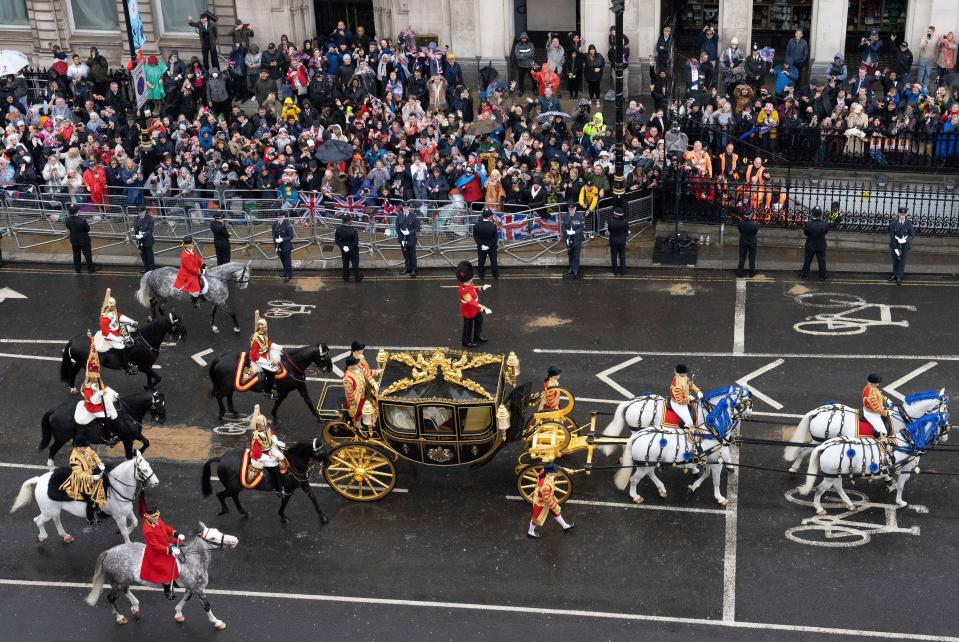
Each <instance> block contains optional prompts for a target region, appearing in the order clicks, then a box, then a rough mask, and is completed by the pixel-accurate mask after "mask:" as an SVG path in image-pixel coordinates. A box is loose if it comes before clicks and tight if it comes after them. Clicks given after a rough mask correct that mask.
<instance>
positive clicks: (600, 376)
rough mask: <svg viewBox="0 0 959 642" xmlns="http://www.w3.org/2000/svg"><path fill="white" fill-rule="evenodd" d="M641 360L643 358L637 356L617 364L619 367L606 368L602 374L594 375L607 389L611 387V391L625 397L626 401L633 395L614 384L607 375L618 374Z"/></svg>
mask: <svg viewBox="0 0 959 642" xmlns="http://www.w3.org/2000/svg"><path fill="white" fill-rule="evenodd" d="M642 360H643V358H642V357H638V356H637V357H633V358H632V359H627V360H626V361H624V362H622V363H621V364H619V365H616V366H613V367H612V368H607V369H606V370H603V371H602V372H600V373H599V374H597V375H596V378H597V379H599V380H600V381H602V382H603V383H605V384H606V385H608V386H609V387H611V388H612V389H613V390H615V391H616V392H618V393H620V394H621V395H623V396H624V397H626V398H627V399H632V398H633V396H634V395H633V393H631V392H630V391H629V390H627V389H626V388H624V387H623V386H621V385H619V384H618V383H616V382H615V381H613V380H612V379H610V378H609V375H611V374H613V373H614V372H619V371H620V370H622V369H623V368H628V367H629V366H631V365H633V364H634V363H638V362H640V361H642Z"/></svg>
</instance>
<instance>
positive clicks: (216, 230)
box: [210, 212, 230, 265]
mask: <svg viewBox="0 0 959 642" xmlns="http://www.w3.org/2000/svg"><path fill="white" fill-rule="evenodd" d="M210 231H211V232H212V233H213V249H215V250H216V264H217V265H223V264H225V263H229V262H230V229H229V228H228V227H227V226H226V223H224V222H223V214H222V213H220V212H216V213H215V214H214V215H213V221H211V222H210Z"/></svg>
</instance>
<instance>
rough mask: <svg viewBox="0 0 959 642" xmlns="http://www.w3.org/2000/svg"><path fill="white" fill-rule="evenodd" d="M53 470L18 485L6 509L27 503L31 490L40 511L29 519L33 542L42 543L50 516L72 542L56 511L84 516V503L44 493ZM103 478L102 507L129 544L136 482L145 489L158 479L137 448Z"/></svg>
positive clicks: (134, 524)
mask: <svg viewBox="0 0 959 642" xmlns="http://www.w3.org/2000/svg"><path fill="white" fill-rule="evenodd" d="M56 473H57V471H56V470H52V471H50V472H48V473H46V474H44V475H40V476H39V477H33V478H31V479H28V480H27V481H25V482H23V485H22V486H21V487H20V494H19V495H17V499H16V501H15V502H14V503H13V507H12V508H11V509H10V512H11V513H12V512H14V511H16V510H18V509H20V508H23V507H24V506H26V505H27V504H28V503H30V494H31V489H32V490H33V497H34V499H36V500H37V505H39V506H40V514H39V515H37V516H36V517H35V518H34V519H33V521H34V522H35V523H36V525H37V528H39V529H40V533H39V534H38V535H37V541H38V542H43V541H44V540H46V539H47V529H46V528H45V527H44V524H46V523H47V522H48V521H50V520H51V519H52V520H53V525H54V526H56V527H57V532H58V533H59V534H60V537H62V538H63V543H64V544H72V543H73V542H74V541H75V540H74V537H73V535H70V534H69V533H67V531H66V530H64V528H63V524H62V523H61V522H60V512H61V511H66V512H68V513H70V514H71V515H76V516H77V517H82V518H84V519H86V515H87V505H86V502H77V501H73V500H67V501H56V500H53V499H50V496H49V495H48V494H47V491H48V486H49V483H50V478H51V477H52V476H53V475H54V474H56ZM105 478H106V479H107V489H106V496H107V503H106V504H105V505H104V507H103V512H105V513H107V514H108V515H109V516H110V517H112V518H113V521H115V522H116V523H117V526H118V527H119V528H120V534H121V535H123V541H125V542H127V543H128V544H129V543H130V532H131V531H132V530H133V529H134V528H136V527H137V523H138V522H137V517H136V514H135V512H134V508H135V507H134V502H135V501H136V498H137V496H138V495H139V494H140V485H141V484H145V485H146V486H147V488H153V487H155V486H156V485H157V484H159V483H160V480H159V479H158V478H157V476H156V474H154V472H153V469H152V468H151V467H150V463H149V462H148V461H147V460H146V459H145V458H144V457H143V455H142V454H140V451H139V450H138V451H136V455H135V456H134V457H133V459H127V460H126V461H124V462H123V463H121V464H118V465H117V466H116V467H115V468H113V469H112V470H110V471H108V472H107V474H106V475H105Z"/></svg>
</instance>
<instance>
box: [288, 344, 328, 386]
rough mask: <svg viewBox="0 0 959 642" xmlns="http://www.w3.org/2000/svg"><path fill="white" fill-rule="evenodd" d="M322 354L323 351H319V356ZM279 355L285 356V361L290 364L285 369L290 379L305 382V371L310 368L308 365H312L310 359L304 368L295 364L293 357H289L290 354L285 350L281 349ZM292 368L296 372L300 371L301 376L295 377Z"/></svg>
mask: <svg viewBox="0 0 959 642" xmlns="http://www.w3.org/2000/svg"><path fill="white" fill-rule="evenodd" d="M314 347H315V346H314ZM323 354H324V353H322V352H321V353H320V356H323ZM280 356H281V357H286V362H287V363H288V364H290V366H291V367H290V368H287V370H286V372H287V375H288V376H289V377H290V378H291V379H293V380H294V381H296V382H297V383H305V382H306V371H307V370H309V369H310V367H311V366H312V365H313V362H312V361H310V364H309V365H308V366H306V368H301V367H300V366H298V365H296V362H294V361H293V358H292V357H290V354H289V353H288V352H287V351H286V350H282V351H281V352H280ZM293 370H295V371H296V372H298V373H300V374H301V375H303V378H302V379H300V378H297V377H296V376H294V375H293V374H292V371H293Z"/></svg>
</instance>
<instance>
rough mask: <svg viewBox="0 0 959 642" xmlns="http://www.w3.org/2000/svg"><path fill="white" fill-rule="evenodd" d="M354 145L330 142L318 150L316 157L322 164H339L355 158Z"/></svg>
mask: <svg viewBox="0 0 959 642" xmlns="http://www.w3.org/2000/svg"><path fill="white" fill-rule="evenodd" d="M353 151H354V150H353V145H351V144H349V143H348V142H346V141H344V140H328V141H326V142H325V143H323V144H322V145H320V146H319V147H318V148H317V149H316V154H314V157H315V158H316V160H318V161H320V162H321V163H339V162H340V161H345V160H349V159H350V158H353Z"/></svg>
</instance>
